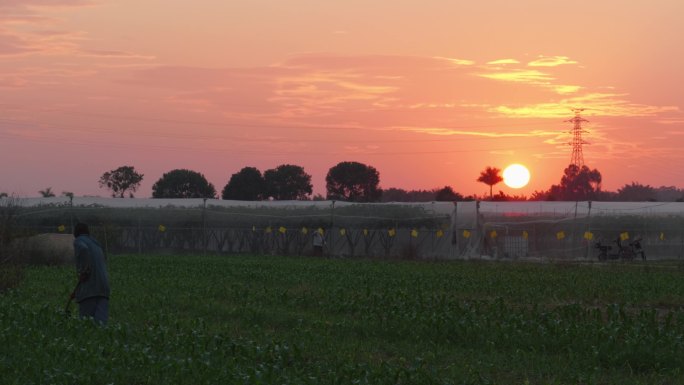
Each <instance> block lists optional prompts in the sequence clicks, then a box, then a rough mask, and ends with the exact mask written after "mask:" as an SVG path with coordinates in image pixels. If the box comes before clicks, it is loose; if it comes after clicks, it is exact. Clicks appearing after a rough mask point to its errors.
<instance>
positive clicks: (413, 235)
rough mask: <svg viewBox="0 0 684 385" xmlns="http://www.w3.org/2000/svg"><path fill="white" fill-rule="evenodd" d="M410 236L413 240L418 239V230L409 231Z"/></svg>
mask: <svg viewBox="0 0 684 385" xmlns="http://www.w3.org/2000/svg"><path fill="white" fill-rule="evenodd" d="M411 236H412V237H413V238H418V230H416V229H413V230H411Z"/></svg>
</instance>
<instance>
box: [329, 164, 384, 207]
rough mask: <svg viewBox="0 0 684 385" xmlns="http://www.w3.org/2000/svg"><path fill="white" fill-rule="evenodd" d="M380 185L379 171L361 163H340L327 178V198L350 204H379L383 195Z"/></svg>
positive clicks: (331, 169)
mask: <svg viewBox="0 0 684 385" xmlns="http://www.w3.org/2000/svg"><path fill="white" fill-rule="evenodd" d="M379 183H380V174H379V173H378V170H376V169H375V168H374V167H372V166H367V165H365V164H363V163H359V162H340V163H338V164H337V165H335V166H333V167H331V168H330V170H328V175H327V176H326V177H325V187H326V190H327V193H328V194H327V198H328V199H335V200H342V201H348V202H377V201H378V200H380V196H381V195H382V190H380V188H379V187H378V184H379Z"/></svg>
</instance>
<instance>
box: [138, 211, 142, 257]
mask: <svg viewBox="0 0 684 385" xmlns="http://www.w3.org/2000/svg"><path fill="white" fill-rule="evenodd" d="M140 222H141V220H140V213H138V254H142V228H141V224H140Z"/></svg>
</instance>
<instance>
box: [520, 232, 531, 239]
mask: <svg viewBox="0 0 684 385" xmlns="http://www.w3.org/2000/svg"><path fill="white" fill-rule="evenodd" d="M522 237H523V239H527V238H529V237H530V234H528V233H527V230H524V231H523V232H522Z"/></svg>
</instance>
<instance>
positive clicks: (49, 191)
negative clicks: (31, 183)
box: [38, 187, 55, 198]
mask: <svg viewBox="0 0 684 385" xmlns="http://www.w3.org/2000/svg"><path fill="white" fill-rule="evenodd" d="M38 194H40V195H41V196H42V197H43V198H52V197H54V196H55V193H54V192H53V191H52V187H47V188H45V190H40V191H38Z"/></svg>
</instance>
